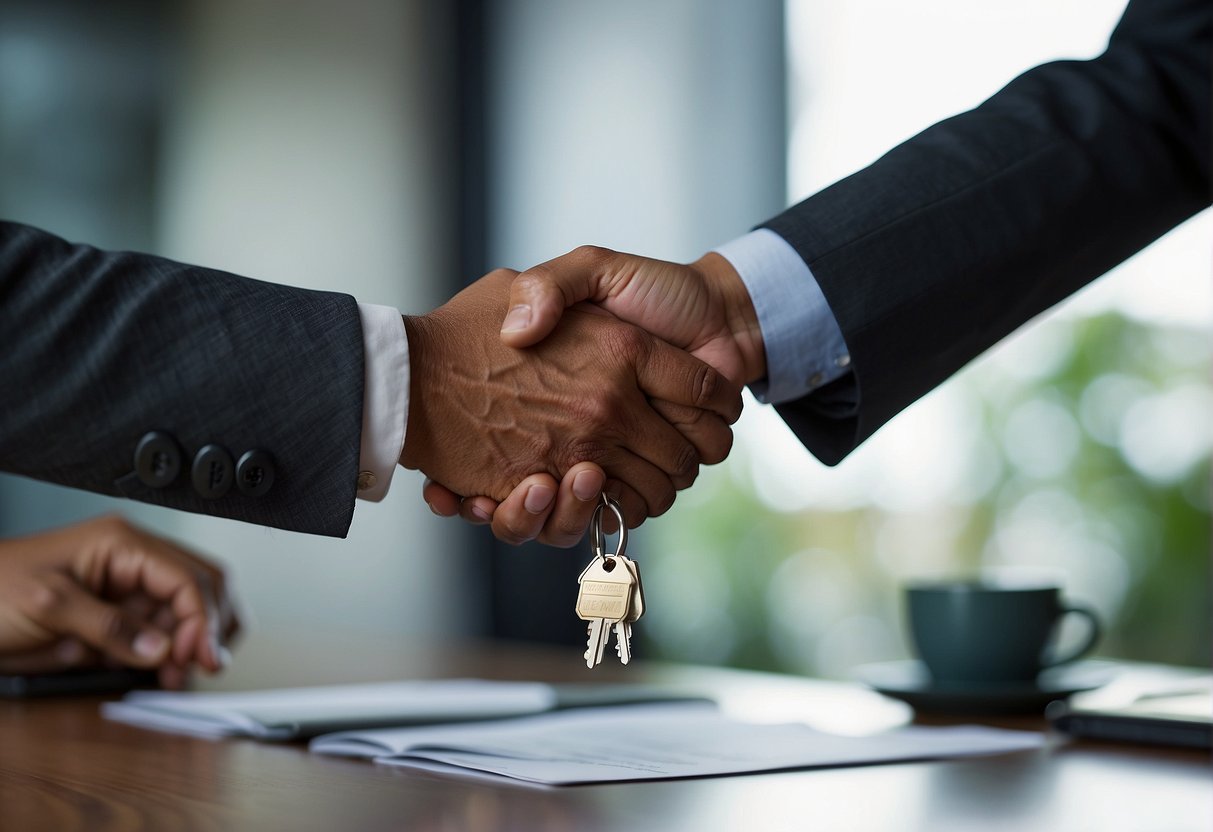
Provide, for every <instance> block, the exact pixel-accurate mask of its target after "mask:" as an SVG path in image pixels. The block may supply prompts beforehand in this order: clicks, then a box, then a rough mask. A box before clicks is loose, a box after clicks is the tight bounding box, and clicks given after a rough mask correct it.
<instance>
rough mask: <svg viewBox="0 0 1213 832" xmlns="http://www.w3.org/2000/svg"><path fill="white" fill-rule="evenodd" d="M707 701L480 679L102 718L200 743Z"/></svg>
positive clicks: (253, 696) (139, 705) (210, 700)
mask: <svg viewBox="0 0 1213 832" xmlns="http://www.w3.org/2000/svg"><path fill="white" fill-rule="evenodd" d="M668 701H684V702H692V701H706V700H703V699H702V698H701V697H695V696H687V695H684V694H679V693H672V692H669V691H665V690H659V689H654V688H648V687H645V686H642V685H547V684H542V683H540V682H499V681H489V680H485V679H442V680H433V681H430V680H414V681H406V682H381V683H370V684H360V685H334V686H328V687H312V688H287V689H282V690H259V691H250V692H247V693H244V692H240V693H182V692H172V691H133V692H131V693H129V694H127V695H126V697H125V698H124V699H123V700H122V701H121V702H107V703H106V704H104V705H102V713H103V714H104V715H105V716H106V717H108V718H109V719H113V720H116V721H118V722H126V723H129V724H131V725H138V726H140V727H142V728H153V729H156V730H159V731H170V732H173V733H181V734H192V735H195V736H204V737H226V736H244V737H255V738H257V739H262V740H289V739H308V738H310V737H314V736H317V735H319V734H324V733H328V732H330V731H346V730H352V729H355V728H382V727H384V726H400V725H423V724H432V723H452V722H467V721H473V720H485V719H502V718H505V717H513V716H522V715H526V714H540V713H544V712H545V711H552V710H559V709H564V708H577V707H589V706H596V705H616V704H634V703H637V702H668Z"/></svg>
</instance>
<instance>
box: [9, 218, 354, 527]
mask: <svg viewBox="0 0 1213 832" xmlns="http://www.w3.org/2000/svg"><path fill="white" fill-rule="evenodd" d="M362 349H363V347H362V329H361V323H360V321H359V316H358V308H357V304H356V303H355V301H354V299H353V298H351V297H349V296H347V295H339V294H333V293H329V292H314V291H307V290H303V289H295V288H290V287H287V286H278V285H274V284H270V283H263V282H261V281H257V280H250V279H247V278H243V277H237V276H235V275H231V274H226V273H224V272H218V271H213V270H210V269H202V268H198V267H195V266H185V265H182V264H180V263H174V262H172V261H170V260H165V259H162V258H158V257H151V256H147V255H141V254H130V253H113V252H104V251H98V250H97V249H94V248H91V247H89V246H81V245H71V244H69V243H66V242H64V241H63V240H61V239H59V238H57V237H54V236H52V235H50V234H46V233H43V232H41V231H37V230H35V229H33V228H29V227H27V226H23V225H17V224H13V223H5V222H0V469H3V470H5V471H10V472H13V473H17V474H24V475H26V476H30V477H35V478H37V479H42V480H49V481H50V482H56V483H61V484H63V485H70V486H75V487H77V488H85V489H88V490H90V491H96V492H99V493H102V494H110V495H113V496H123V497H131V498H134V499H137V500H143V501H145V502H150V503H157V504H160V505H164V506H170V507H173V508H179V509H185V510H187V511H194V512H200V513H205V514H213V515H218V516H222V517H230V518H234V519H237V520H245V521H248V522H251V523H260V524H265V525H269V526H278V527H280V528H284V529H292V530H295V531H302V532H312V533H317V534H327V535H337V536H343V535H344V534H345V533H346V531H347V530H348V528H349V524H350V519H351V516H352V513H353V510H354V495H355V490H356V485H357V476H358V455H359V443H360V440H361V430H362V396H363V392H362V388H363V355H362ZM153 432H157V433H158V434H159V441H160V444H159V446H157V445H156V443H152V444H151V445H148V444H146V443H145V445H144V447H143V464H144V471H143V476H140V474H139V472H138V471H137V470H136V469H137V468H138V467H139V466H138V463H139V459H137V457H139V454H138V453H137V449H138V448H139V447H140V442H141V440H144V438H145V437H147V436H148V434H149V433H153ZM208 445H211V446H214V447H212V448H211V450H210V452H209V453H210V456H209V457H206V458H204V460H203V461H202V463H199V465H195V459H196V457H197V455H198V452H199V451H200V450H201V449H202V448H204V447H205V446H208ZM156 447H159V449H160V450H159V451H158V453H159V454H160V456H158V457H153V455H152V451H153V450H155V448H156ZM173 447H175V448H176V452H177V454H178V456H179V460H178V461H179V465H178V468H179V470H178V471H177V473H176V475H175V476H173V477H172V478H171V481H168V482H164V480H166V479H169V475H171V474H172V473H173V471H172V465H171V463H172V453H173V452H172V449H173ZM216 448H217V450H216ZM250 451H260V452H261V453H260V454H258V455H253V454H249V452H250ZM246 455H248V456H247V459H246ZM241 460H245V461H246V463H247V464H246V465H245V466H244V467H239V464H240V462H241ZM149 466H150V467H149ZM195 469H197V470H198V473H199V474H200V476H201V479H200V480H196V479H195V477H194V476H193V475H194V473H195ZM225 476H226V477H227V478H228V479H226V480H225ZM242 477H243V478H244V479H242ZM148 481H151V482H153V483H154V484H153V485H149V484H148ZM261 492H263V493H261Z"/></svg>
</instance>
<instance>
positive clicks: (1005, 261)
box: [766, 0, 1213, 464]
mask: <svg viewBox="0 0 1213 832" xmlns="http://www.w3.org/2000/svg"><path fill="white" fill-rule="evenodd" d="M1211 10H1213V4H1211V3H1210V2H1209V0H1132V2H1130V3H1129V6H1128V8H1127V9H1126V11H1125V14H1124V17H1123V18H1122V20H1121V22H1120V24H1119V25H1118V26H1117V28H1116V31H1115V32H1114V33H1113V35H1112V38H1111V41H1110V43H1109V45H1108V49H1107V51H1106V52H1104V54H1103V55H1101V56H1100V57H1098V58H1096V59H1094V60H1092V61H1085V62H1084V61H1061V62H1057V63H1051V64H1046V65H1044V66H1040V67H1037V68H1035V69H1033V70H1031V71H1029V72H1027V73H1025V74H1023V75H1021V76H1020V77H1019V78H1017V79H1015V80H1014V81H1012V82H1011V83H1010V84H1009V85H1008V86H1007V87H1005V88H1004V89H1003V90H1002V91H1001V92H999V93H998V94H997V95H995V96H994V97H992V98H990V99H989V100H988V101H986V102H985V103H984V104H982V105H981V106H979V107H978V108H977V109H975V110H972V111H970V112H967V113H963V114H961V115H958V116H955V117H953V118H951V119H948V120H946V121H943V122H941V123H939V124H936V125H935V126H933V127H931V128H929V129H927V130H926V131H924V132H923V133H921V134H919V135H918V136H916V137H914V138H912V139H910V140H909V141H907V142H906V143H904V144H902V145H900V146H899V147H897V148H895V149H894V150H892V151H890V152H889V153H888V154H887V155H885V156H884V157H882V158H881V159H879V160H878V161H877V162H875V163H874V164H873V165H871V166H870V167H868V168H865V169H864V170H862V171H860V172H859V173H856V174H854V175H853V176H850V177H848V178H847V179H844V180H842V181H841V182H838V183H836V184H834V185H832V186H830V187H829V188H826V189H825V190H824V191H821V192H820V193H818V194H816V195H814V196H812V197H810V198H809V199H807V200H805V201H804V202H802V203H800V204H799V205H796V206H794V207H792V208H790V209H788V210H787V211H786V212H784V213H783V214H781V215H779V216H777V217H775V218H774V219H772V220H770V221H769V222H768V223H766V227H768V228H770V229H772V230H773V231H775V232H776V233H778V234H780V235H781V236H782V237H783V238H784V239H786V240H787V241H788V242H789V243H791V244H792V246H793V247H794V248H795V249H796V250H797V251H798V252H799V253H800V255H801V256H802V257H803V258H804V260H805V262H806V263H808V265H809V267H810V269H812V271H813V275H814V276H815V277H816V278H817V281H818V283H819V284H820V285H821V289H822V291H823V292H824V294H825V297H826V300H827V301H828V302H829V304H830V308H831V309H832V310H833V312H834V314H835V316H836V317H837V320H838V323H839V325H840V326H841V328H842V334H843V336H844V337H845V339H846V342H847V346H848V348H849V349H850V354H851V366H852V368H853V369H854V374H853V376H850V375H849V376H846V377H844V378H843V379H840V380H839V381H838V382H836V383H835V385H834V389H827V388H830V385H827V388H823V390H822V391H820V392H819V393H818V394H816V395H814V394H810V395H809V396H807V397H805V398H803V399H801V400H798V401H795V402H790V403H787V404H784V405H781V406H779V407H778V410H779V412H780V414H781V415H782V416H783V418H784V419H785V420H786V421H787V423H788V424H789V425H790V426H791V427H792V429H793V430H794V431H795V432H796V434H797V435H798V436H799V437H800V439H801V440H802V441H803V442H804V443H805V444H806V446H808V447H809V449H810V450H811V451H813V453H814V454H816V455H817V456H818V457H819V458H820V459H822V460H823V461H824V462H827V463H829V464H834V463H837V462H838V461H839V460H841V459H842V458H843V457H844V456H846V454H848V453H849V452H850V451H851V450H852V449H853V448H855V446H857V445H858V444H859V443H860V442H862V441H863V440H865V439H866V438H867V437H868V436H870V435H871V434H872V433H873V432H874V431H875V430H876V429H877V428H879V427H880V426H881V425H883V424H884V423H885V422H886V421H888V420H889V419H891V418H892V417H893V416H894V415H896V414H897V413H898V412H900V411H901V410H902V409H903V408H904V407H906V406H907V405H909V404H910V403H911V402H913V401H914V400H915V399H917V398H919V397H920V396H922V395H923V394H924V393H926V392H928V391H929V390H931V388H933V387H935V386H936V385H938V384H939V383H940V382H942V381H943V380H944V379H946V378H948V377H949V376H951V375H952V374H953V373H955V372H956V371H957V370H959V369H960V368H961V367H962V366H964V365H965V364H966V363H967V362H968V361H970V360H971V359H973V358H974V357H976V356H977V355H978V354H979V353H981V352H982V351H983V350H985V349H986V348H987V347H989V346H990V345H992V344H993V343H994V342H996V341H998V340H999V339H1000V338H1002V337H1004V336H1005V335H1007V334H1008V333H1009V332H1011V331H1012V330H1013V329H1015V328H1016V327H1018V326H1019V325H1021V324H1023V323H1024V322H1025V321H1027V320H1028V319H1030V318H1031V317H1033V316H1034V315H1036V314H1037V313H1039V312H1041V311H1043V310H1045V309H1047V308H1048V307H1050V306H1052V305H1053V304H1055V303H1057V302H1058V301H1059V300H1061V299H1062V298H1065V297H1066V296H1067V295H1069V294H1071V293H1072V292H1074V291H1076V290H1077V289H1079V288H1080V287H1082V286H1084V285H1085V284H1087V283H1088V282H1090V281H1091V280H1093V279H1095V278H1097V277H1099V276H1100V275H1102V274H1103V273H1104V272H1106V271H1108V270H1109V269H1110V268H1112V267H1113V266H1115V265H1116V264H1117V263H1120V262H1121V261H1122V260H1125V259H1126V258H1128V257H1129V256H1130V255H1132V254H1133V253H1135V252H1137V251H1138V250H1140V249H1142V248H1144V247H1145V246H1146V245H1148V244H1149V243H1151V242H1152V241H1154V240H1155V239H1156V238H1158V237H1159V236H1161V235H1162V234H1164V233H1165V232H1166V231H1168V230H1169V229H1171V228H1173V227H1174V226H1176V225H1178V224H1179V223H1180V222H1182V221H1183V220H1185V219H1187V218H1188V217H1190V216H1192V215H1193V214H1195V213H1197V212H1198V211H1200V210H1201V209H1203V208H1204V207H1206V206H1207V205H1209V203H1210V162H1209V157H1210V131H1209V121H1210V117H1209V110H1210V96H1211V95H1213V93H1211V91H1210V54H1211V52H1210V49H1211V45H1210V18H1211ZM957 70H958V71H963V67H958V68H957ZM846 385H855V387H856V388H857V389H856V390H854V391H851V392H852V400H854V394H857V396H858V402H859V404H858V407H857V408H852V409H851V412H850V414H849V415H846V416H844V417H841V418H840V417H839V416H838V415H837V410H836V409H835V408H831V407H827V406H826V403H828V402H833V403H834V404H836V403H837V401H838V399H839V398H844V399H845V398H846V394H847V391H846V390H840V389H838V388H839V387H845V386H846Z"/></svg>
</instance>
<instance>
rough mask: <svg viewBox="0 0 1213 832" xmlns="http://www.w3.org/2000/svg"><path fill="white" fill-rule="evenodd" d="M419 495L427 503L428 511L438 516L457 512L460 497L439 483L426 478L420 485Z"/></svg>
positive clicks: (450, 515)
mask: <svg viewBox="0 0 1213 832" xmlns="http://www.w3.org/2000/svg"><path fill="white" fill-rule="evenodd" d="M421 497H422V499H424V500H425V502H426V503H427V504H428V505H429V507H430V511H432V512H434V513H435V514H437V515H438V516H439V517H454V516H455V515H457V514H459V509H460V502H461V498H460V497H459V495H458V494H456V493H455V492H454V491H451V490H450V489H449V488H447V487H446V486H445V485H442V484H441V483H437V482H434V481H433V480H431V479H429V478H427V479H426V481H425V483H424V484H423V485H422V486H421Z"/></svg>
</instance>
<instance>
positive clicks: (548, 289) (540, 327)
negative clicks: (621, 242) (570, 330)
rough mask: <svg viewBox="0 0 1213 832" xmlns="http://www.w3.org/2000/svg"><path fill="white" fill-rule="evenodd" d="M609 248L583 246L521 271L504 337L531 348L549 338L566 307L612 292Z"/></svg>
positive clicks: (513, 344) (503, 328) (512, 287)
mask: <svg viewBox="0 0 1213 832" xmlns="http://www.w3.org/2000/svg"><path fill="white" fill-rule="evenodd" d="M616 257H617V255H616V253H615V252H613V251H610V250H609V249H603V248H597V247H594V246H582V247H581V248H578V249H575V250H573V251H571V252H569V253H568V254H566V255H563V256H562V257H557V258H556V259H554V260H549V261H547V262H546V263H541V264H539V265H538V266H534V267H532V268H530V269H527V270H526V271H524V272H522V273H520V274H519V275H517V276H516V277H515V278H514V281H513V283H511V284H510V300H509V305H508V306H507V307H506V308H507V310H508V311H507V312H506V316H505V320H504V321H503V322H502V324H501V340H502V341H504V342H505V343H506V344H508V345H509V346H511V347H529V346H530V345H531V344H535V343H538V342H539V341H542V340H543V339H544V338H545V337H547V335H548V333H550V332H551V331H552V330H553V329H554V328H555V327H556V324H557V322H559V320H560V317H561V316H562V315H563V314H564V310H565V309H567V308H568V307H570V306H572V305H573V304H574V303H577V302H579V301H583V300H601V299H603V298H605V297H607V295H608V294H609V292H610V284H611V282H612V278H613V275H612V274H611V270H610V268H609V265H610V264H611V263H612V262H613V260H614V259H615V258H616Z"/></svg>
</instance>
